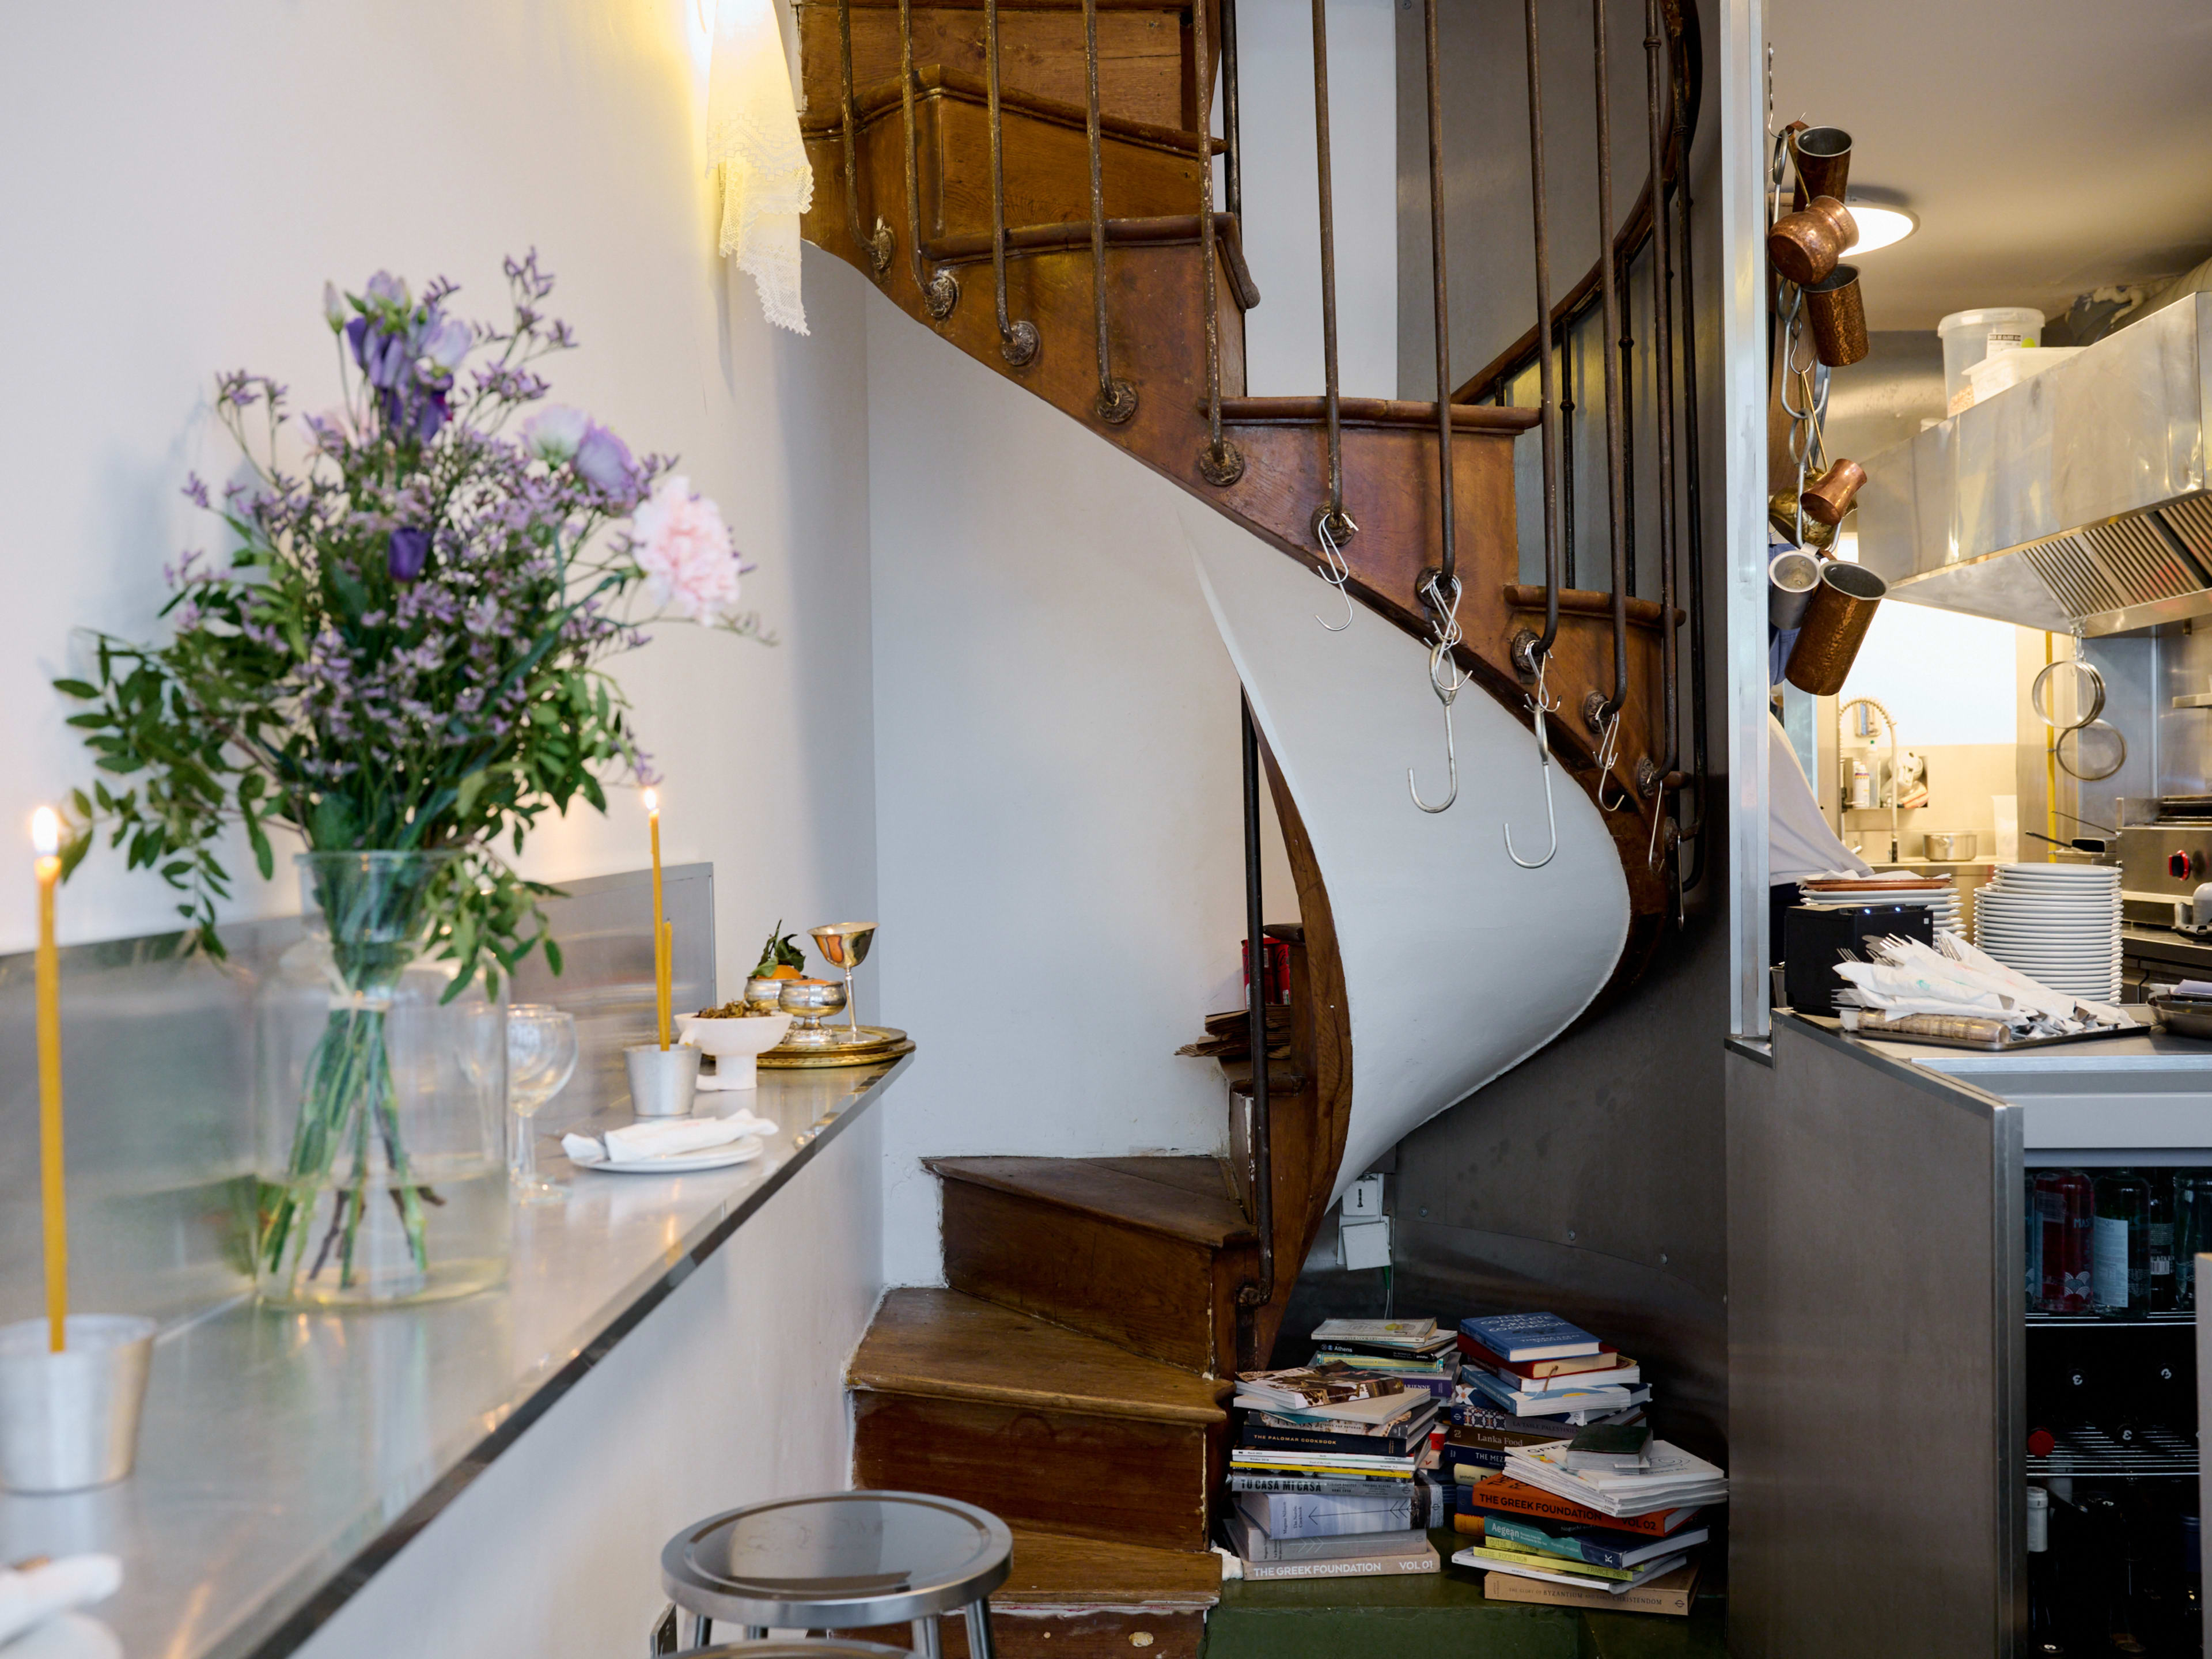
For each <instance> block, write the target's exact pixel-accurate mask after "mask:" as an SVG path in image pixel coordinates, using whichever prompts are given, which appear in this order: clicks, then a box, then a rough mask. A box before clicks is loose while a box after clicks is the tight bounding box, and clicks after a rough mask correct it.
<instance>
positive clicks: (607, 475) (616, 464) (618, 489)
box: [570, 421, 637, 495]
mask: <svg viewBox="0 0 2212 1659" xmlns="http://www.w3.org/2000/svg"><path fill="white" fill-rule="evenodd" d="M570 465H573V466H574V468H575V469H576V471H577V472H578V473H579V474H580V476H581V477H582V478H583V479H584V481H585V482H586V483H589V484H592V485H595V486H596V487H598V488H599V489H603V490H605V492H606V493H607V494H608V495H627V494H629V492H630V491H631V490H633V489H635V488H636V487H637V485H636V482H635V478H634V477H633V476H632V471H631V468H632V463H631V460H630V455H629V445H628V444H626V443H624V442H623V441H622V440H621V439H620V438H617V437H616V436H615V435H614V434H613V433H611V432H610V431H608V430H607V429H606V428H605V427H603V426H601V425H600V424H599V422H597V421H593V422H592V423H591V425H589V426H588V427H586V428H585V429H584V437H583V441H582V442H580V443H579V444H578V445H577V446H576V456H575V459H574V461H572V462H571V463H570Z"/></svg>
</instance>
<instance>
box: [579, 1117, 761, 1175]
mask: <svg viewBox="0 0 2212 1659" xmlns="http://www.w3.org/2000/svg"><path fill="white" fill-rule="evenodd" d="M776 1133H780V1132H779V1131H778V1129H777V1128H776V1126H775V1124H773V1123H771V1122H769V1121H768V1120H767V1119H766V1118H764V1117H755V1116H754V1115H752V1114H751V1113H750V1112H746V1111H739V1112H737V1113H734V1114H732V1115H730V1116H728V1117H670V1118H649V1119H646V1120H643V1121H639V1122H636V1123H631V1124H628V1125H625V1126H624V1127H622V1128H619V1129H610V1130H608V1131H607V1132H606V1133H605V1134H599V1135H580V1134H565V1135H562V1137H561V1150H562V1152H566V1153H568V1161H569V1162H570V1163H572V1164H649V1163H651V1162H652V1161H653V1159H655V1158H674V1157H677V1156H678V1155H680V1154H682V1153H684V1152H705V1151H707V1150H708V1148H709V1147H713V1146H728V1145H729V1144H730V1143H731V1142H732V1141H733V1140H743V1139H744V1138H745V1137H746V1136H748V1135H759V1136H761V1137H762V1138H763V1139H766V1138H768V1137H769V1136H771V1135H774V1134H776Z"/></svg>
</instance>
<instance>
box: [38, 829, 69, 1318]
mask: <svg viewBox="0 0 2212 1659" xmlns="http://www.w3.org/2000/svg"><path fill="white" fill-rule="evenodd" d="M31 845H32V846H33V848H36V849H37V852H38V854H39V857H38V862H37V863H36V864H34V865H33V866H32V868H33V870H34V871H35V872H36V873H37V875H38V878H39V955H38V973H37V981H38V990H39V1192H40V1206H41V1207H42V1208H43V1210H44V1211H45V1212H46V1213H45V1225H46V1346H48V1347H50V1348H52V1350H53V1351H54V1352H56V1353H59V1352H61V1351H62V1346H63V1340H62V1336H63V1333H64V1331H65V1330H66V1329H67V1328H68V1320H69V1191H68V1188H66V1187H65V1186H64V1184H63V1181H62V963H61V957H60V954H59V953H58V951H56V950H55V949H54V884H55V883H56V882H58V881H59V880H60V879H61V875H62V860H61V847H62V821H61V819H60V818H58V817H56V816H55V815H54V809H53V808H52V807H51V806H41V807H40V809H39V810H38V811H35V812H33V814H32V815H31Z"/></svg>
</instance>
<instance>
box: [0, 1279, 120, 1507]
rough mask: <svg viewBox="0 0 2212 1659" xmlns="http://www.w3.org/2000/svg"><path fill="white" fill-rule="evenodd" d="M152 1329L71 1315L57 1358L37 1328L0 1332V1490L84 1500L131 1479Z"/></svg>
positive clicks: (31, 1322) (42, 1328) (37, 1322)
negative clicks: (94, 1489)
mask: <svg viewBox="0 0 2212 1659" xmlns="http://www.w3.org/2000/svg"><path fill="white" fill-rule="evenodd" d="M50 1332H51V1327H50V1326H49V1325H48V1323H47V1322H46V1320H44V1319H26V1320H21V1321H20V1322H17V1323H15V1324H13V1325H5V1326H0V1486H5V1487H7V1488H8V1490H9V1491H10V1492H82V1491H84V1490H85V1489H87V1488H88V1487H91V1486H110V1485H112V1484H113V1483H114V1482H116V1481H118V1480H122V1479H123V1478H124V1477H125V1475H127V1474H130V1473H131V1465H132V1464H133V1463H134V1462H137V1455H138V1419H139V1413H140V1408H141V1407H143V1405H144V1404H145V1401H146V1373H147V1370H148V1368H149V1366H150V1365H151V1364H152V1363H153V1358H154V1322H153V1321H152V1320H150V1319H140V1318H136V1317H133V1316H130V1315H126V1314H71V1315H70V1316H69V1317H68V1319H67V1320H66V1321H64V1323H63V1327H62V1334H63V1340H64V1344H65V1345H66V1346H64V1347H63V1349H62V1351H61V1352H59V1353H55V1352H52V1351H51V1349H50V1348H49V1346H48V1342H49V1337H50Z"/></svg>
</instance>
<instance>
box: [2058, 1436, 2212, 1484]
mask: <svg viewBox="0 0 2212 1659" xmlns="http://www.w3.org/2000/svg"><path fill="white" fill-rule="evenodd" d="M2057 1442H2058V1445H2057V1449H2055V1450H2053V1451H2052V1452H2051V1455H2050V1456H2048V1457H2030V1458H2029V1459H2028V1460H2027V1478H2028V1479H2029V1480H2049V1479H2051V1478H2052V1477H2053V1476H2057V1477H2061V1478H2063V1477H2067V1476H2072V1477H2074V1478H2076V1479H2082V1478H2093V1477H2097V1476H2105V1477H2108V1478H2109V1477H2113V1476H2122V1475H2146V1474H2148V1475H2182V1474H2190V1475H2193V1474H2196V1473H2197V1447H2196V1444H2195V1443H2194V1442H2192V1441H2191V1440H2190V1439H2189V1438H2188V1437H2186V1436H2185V1435H2182V1434H2179V1433H2178V1432H2176V1431H2174V1430H2172V1429H2169V1428H2165V1427H2162V1426H2159V1425H2154V1426H2152V1427H2150V1428H2148V1429H2145V1430H2144V1431H2142V1438H2141V1439H2139V1440H2138V1441H2137V1442H2136V1444H2134V1445H2132V1446H2124V1445H2122V1444H2121V1443H2119V1442H2118V1441H2117V1440H2115V1439H2113V1438H2112V1436H2110V1435H2108V1434H2106V1432H2105V1431H2103V1430H2102V1429H2095V1428H2080V1429H2068V1430H2065V1431H2063V1432H2061V1433H2059V1434H2058V1435H2057Z"/></svg>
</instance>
